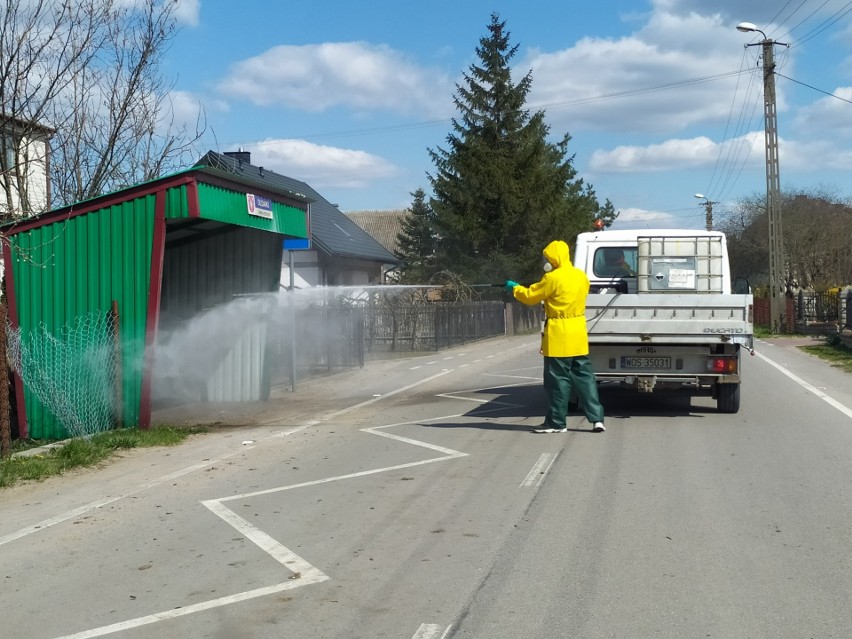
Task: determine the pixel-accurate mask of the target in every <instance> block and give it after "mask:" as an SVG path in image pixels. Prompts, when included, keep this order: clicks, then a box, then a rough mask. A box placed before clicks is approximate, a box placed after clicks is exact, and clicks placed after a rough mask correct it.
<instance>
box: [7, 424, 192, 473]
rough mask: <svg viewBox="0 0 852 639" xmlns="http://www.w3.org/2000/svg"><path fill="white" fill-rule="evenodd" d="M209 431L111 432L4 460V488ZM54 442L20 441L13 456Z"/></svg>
mask: <svg viewBox="0 0 852 639" xmlns="http://www.w3.org/2000/svg"><path fill="white" fill-rule="evenodd" d="M206 431H207V429H206V428H205V427H195V428H173V427H171V426H158V427H156V428H151V429H150V430H135V429H133V430H131V429H122V430H110V431H106V432H104V433H98V434H96V435H93V436H92V437H89V438H86V439H69V440H65V441H64V442H62V445H61V446H57V447H56V448H52V449H50V450H47V451H45V452H44V453H39V454H35V455H26V456H23V455H18V456H14V457H6V458H4V459H2V460H0V488H7V487H9V486H13V485H15V484H16V483H18V482H20V481H42V480H44V479H46V478H48V477H53V476H55V475H61V474H62V473H64V472H66V471H69V470H71V469H73V468H86V467H91V466H96V465H98V464H100V463H102V462H104V461H107V460H108V459H110V458H111V457H113V456H114V455H115V454H116V453H117V452H118V451H119V450H122V449H129V448H147V447H153V446H177V445H178V444H180V443H182V442H183V441H184V440H186V439H187V438H188V437H189V436H190V435H194V434H197V433H203V432H206ZM47 443H51V442H33V441H29V440H24V441H16V442H14V443H13V446H12V453H13V455H14V453H16V452H22V451H25V450H27V449H31V448H34V447H39V446H42V445H44V444H47Z"/></svg>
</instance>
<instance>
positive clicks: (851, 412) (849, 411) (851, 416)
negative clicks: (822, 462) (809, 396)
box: [755, 353, 852, 419]
mask: <svg viewBox="0 0 852 639" xmlns="http://www.w3.org/2000/svg"><path fill="white" fill-rule="evenodd" d="M755 355H757V356H758V357H759V358H760V359H762V360H763V361H764V362H766V363H767V364H769V365H770V366H773V367H775V368H777V369H778V370H779V371H781V372H782V373H784V374H785V375H786V376H787V377H789V378H790V379H792V380H793V381H794V382H796V383H797V384H798V385H799V386H801V387H802V388H804V389H805V390H806V391H808V392H809V393H813V394H814V395H816V396H817V397H819V398H820V399H821V400H822V401H824V402H825V403H826V404H828V405H829V406H832V407H834V408H836V409H837V410H839V411H840V412H841V413H843V414H844V415H846V417H848V418H849V419H852V408H849V407H848V406H846V405H845V404H841V403H840V402H838V401H837V400H836V399H834V398H833V397H831V396H829V395H827V394H826V393H823V392H822V391H821V390H819V389H818V388H817V387H815V386H811V385H810V384H808V383H807V382H806V381H805V380H803V379H802V378H801V377H797V376H796V375H794V374H793V373H791V372H790V371H788V370H787V369H786V368H784V367H783V366H781V364H779V363H777V362H774V361H773V360H771V359H769V358H768V357H766V356H765V355H761V354H760V353H755Z"/></svg>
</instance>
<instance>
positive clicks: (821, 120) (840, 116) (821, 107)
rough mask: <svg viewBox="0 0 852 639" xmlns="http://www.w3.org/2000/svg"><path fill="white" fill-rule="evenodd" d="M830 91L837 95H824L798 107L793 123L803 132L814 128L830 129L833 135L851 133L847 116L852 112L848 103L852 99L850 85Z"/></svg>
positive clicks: (851, 121)
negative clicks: (834, 96) (804, 105)
mask: <svg viewBox="0 0 852 639" xmlns="http://www.w3.org/2000/svg"><path fill="white" fill-rule="evenodd" d="M832 93H833V94H834V95H836V96H837V97H836V98H833V97H830V96H825V97H824V98H821V99H819V100H817V101H816V102H814V103H813V104H810V105H808V106H806V107H803V108H802V109H800V110H799V112H798V114H797V115H796V117H795V119H794V120H793V125H794V126H795V127H796V128H797V129H799V130H801V131H802V132H803V134H807V133H808V131H812V130H814V129H817V130H830V131H833V132H834V135H850V134H852V118H850V117H849V115H850V113H852V104H850V103H849V101H852V87H838V88H837V89H835V90H834V91H833V92H832ZM837 98H843V99H842V100H838V99H837ZM844 100H846V101H845V102H844Z"/></svg>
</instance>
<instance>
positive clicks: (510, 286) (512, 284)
mask: <svg viewBox="0 0 852 639" xmlns="http://www.w3.org/2000/svg"><path fill="white" fill-rule="evenodd" d="M516 286H520V284H518V283H517V282H516V281H515V280H506V283H505V284H504V285H503V288H505V289H506V290H507V291H509V292H511V291H512V289H513V288H515V287H516Z"/></svg>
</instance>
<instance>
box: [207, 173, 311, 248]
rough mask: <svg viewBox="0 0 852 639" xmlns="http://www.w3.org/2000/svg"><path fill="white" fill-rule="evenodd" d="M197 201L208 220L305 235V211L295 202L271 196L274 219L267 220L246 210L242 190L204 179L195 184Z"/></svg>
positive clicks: (306, 235) (306, 234)
mask: <svg viewBox="0 0 852 639" xmlns="http://www.w3.org/2000/svg"><path fill="white" fill-rule="evenodd" d="M198 201H199V203H200V209H201V217H203V218H204V219H207V220H217V221H219V222H226V223H228V224H236V225H238V226H247V227H249V228H253V229H259V230H261V231H271V232H273V233H282V234H284V235H293V236H295V237H308V227H307V220H306V217H305V212H304V211H303V210H301V209H298V208H296V207H295V206H289V205H287V204H282V203H281V202H275V201H274V200H273V202H272V213H273V219H271V220H267V219H265V218H262V217H257V216H254V215H249V214H248V210H247V208H246V194H245V193H238V192H236V191H231V190H229V189H225V188H222V187H220V186H214V185H212V184H205V183H203V182H200V183H199V184H198Z"/></svg>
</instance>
